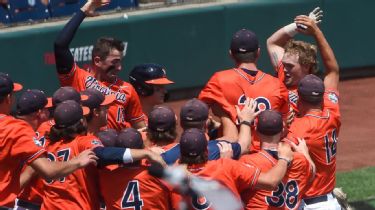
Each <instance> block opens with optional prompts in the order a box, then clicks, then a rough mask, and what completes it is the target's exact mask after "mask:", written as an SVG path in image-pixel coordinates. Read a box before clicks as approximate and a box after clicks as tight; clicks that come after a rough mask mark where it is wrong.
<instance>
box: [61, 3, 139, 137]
mask: <svg viewBox="0 0 375 210" xmlns="http://www.w3.org/2000/svg"><path fill="white" fill-rule="evenodd" d="M108 3H109V0H89V1H88V2H87V3H86V4H85V5H84V6H83V7H82V8H81V9H80V10H79V11H78V12H77V13H76V14H75V15H74V16H73V17H72V19H71V20H70V21H69V22H68V23H67V24H66V25H65V27H64V28H63V30H62V31H61V32H60V34H59V35H58V37H57V38H56V40H55V44H54V47H55V57H56V68H57V73H58V75H59V80H60V83H61V86H72V87H74V88H75V89H76V90H77V91H82V90H85V89H89V88H94V89H97V90H99V91H100V92H102V93H103V94H105V95H115V97H116V101H115V102H114V103H113V104H112V105H110V106H109V109H108V127H109V128H114V129H116V130H121V129H123V128H125V127H126V122H128V123H130V124H131V126H132V127H134V128H143V127H145V126H146V125H145V122H144V115H143V112H142V107H141V104H140V102H139V97H138V95H137V93H136V91H135V90H134V88H133V87H132V86H131V85H130V84H129V83H126V82H124V81H122V80H121V79H120V78H119V77H118V76H117V74H118V73H119V72H120V71H121V68H122V64H121V62H122V57H123V50H124V44H123V42H121V41H119V40H116V39H114V38H105V37H103V38H99V39H98V40H97V42H96V43H95V45H94V47H93V50H92V68H91V69H90V72H88V71H85V70H83V69H81V68H79V66H78V65H77V64H76V63H75V62H74V59H73V55H72V54H71V52H70V50H69V44H70V42H71V41H72V39H73V37H74V34H75V32H76V31H77V29H78V27H79V25H80V23H81V22H82V21H83V19H84V18H85V17H86V16H90V15H91V14H92V13H93V12H94V11H95V10H96V9H97V8H99V7H101V6H104V5H106V4H108Z"/></svg>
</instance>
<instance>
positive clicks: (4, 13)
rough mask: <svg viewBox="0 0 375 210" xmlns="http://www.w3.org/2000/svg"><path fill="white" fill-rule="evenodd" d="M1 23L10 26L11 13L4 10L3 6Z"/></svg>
mask: <svg viewBox="0 0 375 210" xmlns="http://www.w3.org/2000/svg"><path fill="white" fill-rule="evenodd" d="M0 23H3V24H8V23H10V15H9V11H8V9H6V8H3V6H1V5H0Z"/></svg>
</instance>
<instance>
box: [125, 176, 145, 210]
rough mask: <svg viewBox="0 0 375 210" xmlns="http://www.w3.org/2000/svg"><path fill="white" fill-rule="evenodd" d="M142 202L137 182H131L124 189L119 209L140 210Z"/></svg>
mask: <svg viewBox="0 0 375 210" xmlns="http://www.w3.org/2000/svg"><path fill="white" fill-rule="evenodd" d="M142 206H143V200H142V199H141V193H140V191H139V183H138V180H132V181H130V182H129V183H128V186H127V187H126V189H125V192H124V196H123V197H122V201H121V208H122V209H126V208H132V209H134V210H142Z"/></svg>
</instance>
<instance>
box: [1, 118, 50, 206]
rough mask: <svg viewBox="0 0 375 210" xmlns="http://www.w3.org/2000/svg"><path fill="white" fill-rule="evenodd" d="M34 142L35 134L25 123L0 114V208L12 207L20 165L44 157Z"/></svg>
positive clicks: (18, 185) (17, 187) (43, 151)
mask: <svg viewBox="0 0 375 210" xmlns="http://www.w3.org/2000/svg"><path fill="white" fill-rule="evenodd" d="M35 141H36V137H35V132H34V130H33V129H32V128H31V127H30V126H29V125H28V124H27V123H26V122H25V121H23V120H18V119H15V118H13V117H11V116H7V115H3V114H0V151H1V152H0V206H3V207H9V208H12V207H14V201H15V199H16V197H17V195H18V193H19V192H20V190H21V189H20V174H21V168H22V165H23V164H27V165H29V164H30V163H31V162H33V161H34V160H35V159H37V158H39V157H41V156H45V153H46V151H45V149H44V148H43V147H40V146H38V145H37V143H36V142H35Z"/></svg>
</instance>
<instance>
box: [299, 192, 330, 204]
mask: <svg viewBox="0 0 375 210" xmlns="http://www.w3.org/2000/svg"><path fill="white" fill-rule="evenodd" d="M329 194H331V195H332V196H333V197H335V196H334V194H333V193H328V194H327V195H329ZM327 195H321V196H318V197H314V198H305V199H303V201H304V202H305V203H306V204H307V205H311V204H314V203H320V202H324V201H328V196H327Z"/></svg>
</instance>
